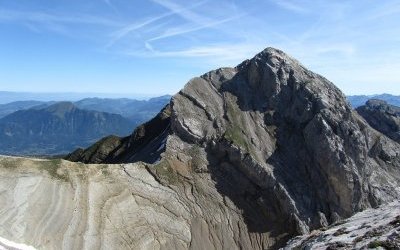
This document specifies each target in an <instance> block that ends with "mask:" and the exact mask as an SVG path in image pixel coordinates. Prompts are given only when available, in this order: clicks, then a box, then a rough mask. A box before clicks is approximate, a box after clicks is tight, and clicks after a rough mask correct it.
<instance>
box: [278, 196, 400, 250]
mask: <svg viewBox="0 0 400 250" xmlns="http://www.w3.org/2000/svg"><path fill="white" fill-rule="evenodd" d="M377 248H379V249H388V250H392V249H393V250H396V249H400V202H399V201H396V202H392V203H390V204H385V205H383V206H381V207H379V208H376V209H368V210H365V211H363V212H360V213H358V214H356V215H354V216H352V217H351V218H349V219H347V220H344V221H341V222H338V223H336V224H335V225H333V226H331V227H329V228H321V229H320V230H315V231H313V232H312V233H311V234H308V235H303V236H299V237H296V238H294V239H293V240H291V241H290V242H289V243H288V245H287V246H286V247H284V248H283V249H284V250H286V249H287V250H291V249H310V250H312V249H320V250H323V249H377Z"/></svg>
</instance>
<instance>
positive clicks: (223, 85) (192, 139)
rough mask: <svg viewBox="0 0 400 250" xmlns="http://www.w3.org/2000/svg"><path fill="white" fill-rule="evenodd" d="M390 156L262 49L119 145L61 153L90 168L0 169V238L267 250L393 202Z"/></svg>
mask: <svg viewBox="0 0 400 250" xmlns="http://www.w3.org/2000/svg"><path fill="white" fill-rule="evenodd" d="M399 152H400V145H399V144H398V143H396V142H395V141H393V140H391V139H389V138H388V137H386V136H385V135H383V134H381V133H379V132H377V131H376V130H374V129H372V128H371V127H370V126H369V125H368V123H367V122H365V120H364V119H362V118H361V117H360V116H359V115H358V114H357V113H356V112H355V111H353V110H352V109H351V108H350V106H349V104H348V103H347V101H346V99H345V97H344V95H343V94H342V92H341V91H340V90H339V89H337V88H336V87H335V86H334V85H333V84H332V83H331V82H329V81H328V80H326V79H325V78H323V77H322V76H320V75H318V74H315V73H313V72H311V71H309V70H307V69H306V68H305V67H304V66H302V65H301V64H300V63H299V62H297V61H296V60H294V59H292V58H291V57H289V56H288V55H286V54H285V53H283V52H282V51H280V50H276V49H273V48H267V49H265V50H264V51H262V52H261V53H259V54H257V55H256V56H255V57H254V58H253V59H251V60H246V61H244V62H243V63H241V64H240V65H238V66H237V67H235V68H221V69H218V70H215V71H211V72H209V73H206V74H204V75H202V76H201V77H197V78H193V79H192V80H190V81H189V83H187V85H186V86H185V87H184V88H183V89H182V90H181V91H180V92H179V93H178V94H176V95H175V96H174V97H173V98H172V100H171V102H170V103H169V104H168V105H167V107H165V108H164V109H163V110H162V111H161V112H160V113H159V114H158V115H157V116H156V117H155V118H154V119H153V120H151V121H149V122H148V123H145V124H143V125H142V126H140V127H139V128H138V129H136V130H135V132H134V133H133V134H132V135H131V136H128V137H125V138H111V139H110V138H105V139H104V140H102V141H100V142H98V143H96V144H95V145H93V146H92V147H89V148H88V149H86V150H81V151H79V152H74V153H72V154H71V155H69V156H68V157H67V159H68V160H71V161H76V162H85V163H98V165H84V164H80V163H70V162H67V161H62V162H56V163H54V164H55V165H56V166H58V167H56V170H57V171H56V172H54V166H53V167H48V165H46V164H50V163H44V165H45V167H41V166H42V165H43V162H42V163H40V162H39V163H38V162H37V161H34V160H15V161H17V162H18V161H22V162H24V161H26V163H25V165H24V164H22V163H18V164H16V165H17V166H16V167H15V168H10V167H6V166H5V165H4V164H3V165H2V166H3V167H1V169H2V171H4V174H3V175H2V176H4V179H5V180H4V182H1V183H2V184H1V185H4V186H3V187H2V189H1V190H4V191H3V192H1V190H0V194H1V195H3V196H4V198H3V197H2V198H1V201H2V202H4V203H5V205H4V206H1V207H4V210H2V212H1V213H0V221H1V220H4V221H8V222H7V223H9V224H8V225H9V226H7V227H6V228H11V227H13V226H14V227H15V228H19V229H20V231H18V230H12V231H7V230H5V229H1V230H4V232H1V231H0V236H2V235H4V236H5V237H6V238H8V239H11V240H15V241H17V242H24V243H26V244H29V245H33V246H35V247H41V246H43V247H44V248H47V247H48V248H53V247H54V248H59V247H64V248H65V249H68V248H83V249H93V248H104V249H110V248H114V249H116V248H118V249H123V248H128V249H129V248H134V249H136V248H144V249H146V248H151V249H153V248H156V249H188V248H189V249H214V248H216V249H267V248H278V247H282V246H284V245H285V244H286V242H287V240H288V239H290V238H291V237H292V236H295V235H298V234H306V233H309V232H310V231H311V230H313V229H317V228H321V227H324V226H327V225H328V224H331V223H334V222H336V221H339V220H341V219H343V218H347V217H349V216H351V215H353V214H354V213H356V212H358V211H361V210H363V209H366V208H370V207H376V206H378V205H379V204H382V203H387V202H390V201H392V200H394V199H398V198H399V195H400V190H399V188H398V187H399V184H400V168H399V166H400V156H399ZM10 161H11V162H13V161H14V160H13V159H11V160H10ZM111 163H113V164H111ZM21 164H22V166H21ZM52 164H53V163H52ZM54 164H53V165H54ZM50 165H51V164H50ZM23 178H27V179H26V181H23V180H24V179H23ZM3 183H4V184H3ZM18 183H20V184H18ZM29 183H30V184H29ZM28 184H29V185H28ZM19 189H21V190H19ZM15 190H17V191H15ZM28 194H29V195H28ZM13 195H17V198H15V199H14V198H12V199H11V197H12V196H13ZM20 196H21V197H20ZM42 199H43V200H42ZM34 204H35V205H34ZM36 210H37V212H35V211H36ZM12 211H21V212H17V214H19V216H15V215H11V214H9V213H12ZM14 213H15V212H14ZM38 225H39V226H38ZM46 244H48V245H46Z"/></svg>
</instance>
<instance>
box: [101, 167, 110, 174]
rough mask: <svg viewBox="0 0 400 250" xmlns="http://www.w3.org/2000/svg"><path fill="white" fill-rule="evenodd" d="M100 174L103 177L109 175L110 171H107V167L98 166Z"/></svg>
mask: <svg viewBox="0 0 400 250" xmlns="http://www.w3.org/2000/svg"><path fill="white" fill-rule="evenodd" d="M100 169H101V173H102V174H103V175H105V176H108V175H110V171H108V165H100Z"/></svg>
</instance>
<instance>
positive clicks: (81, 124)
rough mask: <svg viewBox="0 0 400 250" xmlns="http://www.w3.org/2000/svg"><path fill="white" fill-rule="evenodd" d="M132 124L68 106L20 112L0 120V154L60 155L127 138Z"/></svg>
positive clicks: (117, 118)
mask: <svg viewBox="0 0 400 250" xmlns="http://www.w3.org/2000/svg"><path fill="white" fill-rule="evenodd" d="M134 127H135V126H134V124H133V122H132V121H130V120H128V119H127V118H124V117H122V116H121V115H118V114H110V113H106V112H98V111H89V110H83V109H80V108H78V107H77V106H76V105H74V104H73V103H71V102H59V103H56V104H53V105H50V106H45V107H44V108H31V109H27V110H20V111H17V112H14V113H12V114H10V115H7V116H5V117H3V118H1V119H0V154H15V155H48V154H63V153H66V152H70V151H71V150H74V149H75V148H77V147H85V146H88V145H90V144H92V143H93V142H95V141H97V140H98V139H100V138H102V137H104V136H106V135H110V134H114V135H119V136H123V135H128V134H129V133H131V132H132V130H133V129H134Z"/></svg>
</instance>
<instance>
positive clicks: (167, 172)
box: [150, 159, 178, 184]
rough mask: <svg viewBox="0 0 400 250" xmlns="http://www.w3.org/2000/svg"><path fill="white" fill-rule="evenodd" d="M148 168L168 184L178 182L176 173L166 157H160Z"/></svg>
mask: <svg viewBox="0 0 400 250" xmlns="http://www.w3.org/2000/svg"><path fill="white" fill-rule="evenodd" d="M150 170H151V171H152V172H153V173H154V174H155V175H157V177H159V178H160V179H162V180H164V181H166V182H167V183H168V184H174V183H177V182H178V174H177V173H176V172H175V170H174V169H173V168H172V167H171V165H170V163H169V161H168V160H166V159H162V160H161V161H160V162H159V163H157V164H156V165H153V166H151V167H150Z"/></svg>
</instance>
